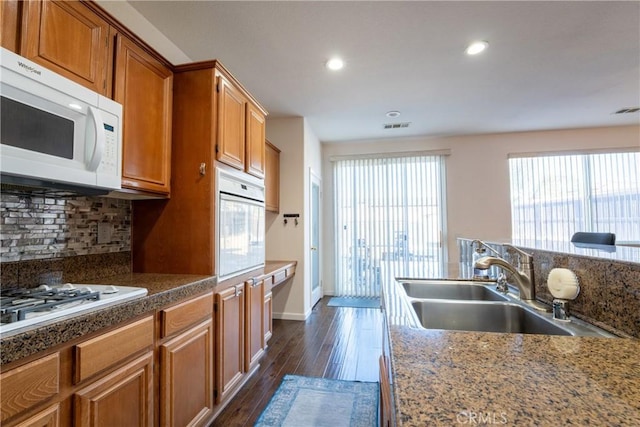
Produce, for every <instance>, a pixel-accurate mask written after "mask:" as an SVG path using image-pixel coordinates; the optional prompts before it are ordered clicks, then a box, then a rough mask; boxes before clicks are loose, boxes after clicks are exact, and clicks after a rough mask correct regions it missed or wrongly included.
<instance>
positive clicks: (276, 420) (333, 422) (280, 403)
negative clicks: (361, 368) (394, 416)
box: [255, 375, 379, 427]
mask: <svg viewBox="0 0 640 427" xmlns="http://www.w3.org/2000/svg"><path fill="white" fill-rule="evenodd" d="M378 396H379V388H378V383H367V382H357V381H341V380H331V379H326V378H312V377H301V376H297V375H285V377H284V378H283V379H282V382H281V383H280V386H279V387H278V390H276V392H275V394H274V395H273V397H272V398H271V401H269V404H268V405H267V407H266V408H265V410H264V411H263V412H262V414H261V415H260V418H258V421H257V423H256V424H255V425H256V426H257V427H275V426H278V427H323V426H327V427H341V426H344V427H374V426H377V425H378Z"/></svg>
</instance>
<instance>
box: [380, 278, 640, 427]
mask: <svg viewBox="0 0 640 427" xmlns="http://www.w3.org/2000/svg"><path fill="white" fill-rule="evenodd" d="M395 288H396V286H395V283H394V284H384V285H383V296H384V300H385V312H386V314H387V322H388V324H389V342H390V347H391V371H392V378H393V387H392V389H393V394H394V405H395V415H396V423H397V424H398V425H404V426H425V425H459V424H469V425H477V424H499V425H518V426H521V425H536V426H558V425H640V356H639V355H640V340H637V339H629V338H593V337H565V336H546V335H529V334H500V333H480V332H461V331H443V330H426V329H422V328H417V327H415V326H414V325H413V323H412V321H411V320H410V319H409V317H410V316H407V314H406V312H405V310H409V309H410V308H409V307H407V306H406V305H405V304H404V303H403V301H401V299H399V296H398V294H396V293H395Z"/></svg>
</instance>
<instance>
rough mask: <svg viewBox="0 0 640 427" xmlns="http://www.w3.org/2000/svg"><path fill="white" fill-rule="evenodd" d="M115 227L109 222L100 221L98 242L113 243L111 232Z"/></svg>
mask: <svg viewBox="0 0 640 427" xmlns="http://www.w3.org/2000/svg"><path fill="white" fill-rule="evenodd" d="M112 229H113V227H112V226H111V224H109V223H108V222H99V223H98V243H99V244H101V243H111V232H112Z"/></svg>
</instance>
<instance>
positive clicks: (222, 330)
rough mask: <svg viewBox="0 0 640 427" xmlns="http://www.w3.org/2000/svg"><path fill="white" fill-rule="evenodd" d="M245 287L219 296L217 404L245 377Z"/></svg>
mask: <svg viewBox="0 0 640 427" xmlns="http://www.w3.org/2000/svg"><path fill="white" fill-rule="evenodd" d="M243 286H244V285H237V286H234V287H231V288H229V289H226V290H224V291H222V292H220V293H217V294H216V313H215V314H216V356H215V359H216V391H217V393H216V394H215V395H216V403H219V402H221V401H222V400H223V399H224V398H225V397H226V396H227V394H228V393H229V392H230V391H231V390H233V387H234V386H235V385H236V384H237V383H238V382H239V381H240V380H241V379H242V377H243V375H244V298H245V296H244V292H243Z"/></svg>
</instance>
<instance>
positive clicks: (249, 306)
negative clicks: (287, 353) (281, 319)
mask: <svg viewBox="0 0 640 427" xmlns="http://www.w3.org/2000/svg"><path fill="white" fill-rule="evenodd" d="M245 287H246V291H247V295H246V299H245V301H246V319H247V322H246V325H245V342H246V352H245V359H244V369H245V371H246V372H249V371H250V370H251V369H252V368H254V367H255V366H256V365H257V364H258V362H259V361H260V358H261V357H262V354H263V353H264V327H263V323H264V313H263V311H264V288H265V281H264V280H261V279H260V280H256V279H254V280H250V281H248V282H247V283H246V285H245Z"/></svg>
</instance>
